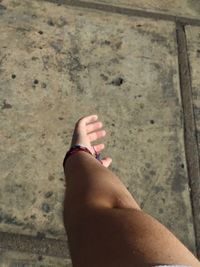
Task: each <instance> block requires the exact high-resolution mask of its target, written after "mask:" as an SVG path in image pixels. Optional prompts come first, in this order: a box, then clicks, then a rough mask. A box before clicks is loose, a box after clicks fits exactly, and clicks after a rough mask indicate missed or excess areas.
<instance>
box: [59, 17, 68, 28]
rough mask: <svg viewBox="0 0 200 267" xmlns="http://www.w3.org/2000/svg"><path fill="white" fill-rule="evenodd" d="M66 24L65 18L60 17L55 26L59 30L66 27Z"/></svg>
mask: <svg viewBox="0 0 200 267" xmlns="http://www.w3.org/2000/svg"><path fill="white" fill-rule="evenodd" d="M67 24H68V22H67V21H66V19H65V18H63V17H62V16H61V17H60V18H59V19H58V20H57V21H56V25H57V26H58V27H59V28H62V27H63V26H65V25H67Z"/></svg>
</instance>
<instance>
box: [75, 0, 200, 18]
mask: <svg viewBox="0 0 200 267" xmlns="http://www.w3.org/2000/svg"><path fill="white" fill-rule="evenodd" d="M80 1H82V2H89V3H99V4H104V5H112V6H118V7H123V8H130V9H134V10H142V11H145V12H155V13H159V14H167V15H173V16H180V17H188V18H194V19H199V18H200V2H199V0H181V1H179V0H170V1H169V0H163V1H160V0H80Z"/></svg>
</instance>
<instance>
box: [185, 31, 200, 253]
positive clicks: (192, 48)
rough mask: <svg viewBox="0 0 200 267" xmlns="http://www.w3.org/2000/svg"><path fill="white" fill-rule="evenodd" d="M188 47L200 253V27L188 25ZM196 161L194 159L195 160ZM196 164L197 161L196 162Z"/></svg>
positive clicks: (192, 151)
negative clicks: (193, 118)
mask: <svg viewBox="0 0 200 267" xmlns="http://www.w3.org/2000/svg"><path fill="white" fill-rule="evenodd" d="M186 36H187V47H188V56H189V66H190V73H191V86H192V103H193V112H194V117H195V128H196V129H195V130H196V132H195V142H196V143H197V149H196V150H197V152H196V154H197V161H198V163H196V166H194V175H193V176H194V177H193V183H194V186H195V192H194V194H193V205H194V209H195V210H196V212H195V213H196V215H195V218H196V235H197V240H198V242H197V246H198V247H197V249H198V253H199V255H200V170H199V155H200V79H199V77H200V68H199V66H200V28H199V27H191V26H188V27H186ZM191 153H193V154H195V152H194V148H191ZM193 163H194V161H193ZM194 164H195V163H194Z"/></svg>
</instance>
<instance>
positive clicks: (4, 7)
mask: <svg viewBox="0 0 200 267" xmlns="http://www.w3.org/2000/svg"><path fill="white" fill-rule="evenodd" d="M6 9H7V7H6V6H3V5H2V4H0V12H1V11H4V10H6Z"/></svg>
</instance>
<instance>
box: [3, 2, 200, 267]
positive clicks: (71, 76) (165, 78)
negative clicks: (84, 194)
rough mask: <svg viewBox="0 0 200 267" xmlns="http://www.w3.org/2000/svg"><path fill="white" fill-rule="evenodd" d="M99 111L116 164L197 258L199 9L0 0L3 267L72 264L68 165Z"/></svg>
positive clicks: (177, 4) (145, 205) (152, 211)
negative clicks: (85, 125)
mask: <svg viewBox="0 0 200 267" xmlns="http://www.w3.org/2000/svg"><path fill="white" fill-rule="evenodd" d="M180 3H181V4H180ZM92 113H97V114H98V115H99V117H100V119H101V120H102V121H103V122H104V125H105V129H106V130H107V132H108V136H107V138H106V139H105V143H106V145H107V148H106V149H105V152H104V153H103V154H105V155H111V156H112V158H113V163H112V166H111V169H112V170H113V171H114V172H115V173H116V174H117V175H119V176H120V177H121V179H122V181H123V182H124V183H125V184H126V186H127V188H128V189H129V190H130V192H131V193H132V194H133V195H134V196H135V198H136V199H137V201H138V202H139V204H140V205H141V207H142V208H143V209H144V210H145V211H146V212H148V213H150V214H151V215H153V216H154V217H156V218H157V219H158V220H159V221H161V222H162V223H163V224H164V225H166V226H167V227H168V228H169V229H171V231H172V232H174V233H175V234H176V235H177V236H178V237H179V238H180V240H181V241H182V242H183V243H184V244H185V245H186V246H187V247H188V248H189V249H190V250H191V251H192V252H193V253H194V254H196V255H198V256H199V257H200V172H199V151H200V150H199V149H200V2H199V1H198V0H183V1H181V2H180V1H178V0H173V1H165V0H164V1H158V0H140V1H139V0H131V1H129V0H117V1H114V0H111V1H110V0H109V1H107V0H100V1H96V0H88V1H85V0H83V1H77V0H75V1H71V0H62V1H56V0H46V1H45V0H43V1H42V0H40V1H39V0H35V1H33V0H23V1H22V0H0V151H1V153H0V170H1V173H0V181H1V187H0V266H2V267H4V266H6V267H7V266H15V267H19V266H23V267H24V266H26V267H33V266H34V267H36V266H37V267H39V266H45V267H47V266H48V267H50V266H56V267H64V266H67V267H69V266H71V261H70V256H69V251H68V247H67V239H66V234H65V231H64V227H63V222H62V202H63V194H64V175H63V170H62V160H63V157H64V155H65V152H66V150H67V149H68V147H69V144H70V140H71V134H72V130H73V127H74V123H75V121H76V120H77V119H78V118H79V117H81V116H83V115H88V114H92Z"/></svg>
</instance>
